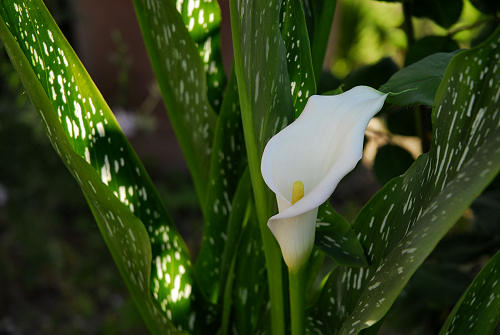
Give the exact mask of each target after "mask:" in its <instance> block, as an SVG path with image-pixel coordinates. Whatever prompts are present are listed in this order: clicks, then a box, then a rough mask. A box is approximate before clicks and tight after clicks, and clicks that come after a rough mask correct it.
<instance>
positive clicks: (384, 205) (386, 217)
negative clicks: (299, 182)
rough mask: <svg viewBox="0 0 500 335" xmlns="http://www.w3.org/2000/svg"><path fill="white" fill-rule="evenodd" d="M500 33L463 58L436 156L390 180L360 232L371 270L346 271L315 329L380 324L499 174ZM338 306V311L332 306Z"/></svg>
mask: <svg viewBox="0 0 500 335" xmlns="http://www.w3.org/2000/svg"><path fill="white" fill-rule="evenodd" d="M499 45H500V30H497V31H496V33H495V34H494V35H493V36H492V37H491V38H490V39H489V40H488V41H487V42H485V43H484V44H482V45H481V46H479V47H477V48H474V49H471V50H469V51H465V52H462V53H460V54H458V55H456V56H455V57H454V58H453V59H452V61H451V62H450V65H449V66H448V68H447V71H446V74H445V76H444V78H443V81H442V83H441V85H440V86H439V89H438V91H437V93H436V100H435V103H436V107H435V108H434V109H433V114H432V119H433V126H434V130H433V142H432V146H431V149H430V151H429V153H427V154H424V155H422V156H420V158H419V159H418V160H417V161H416V162H415V163H414V164H413V165H412V166H411V168H410V169H409V170H408V171H407V172H406V173H405V174H404V175H403V176H402V177H398V178H395V179H393V180H391V181H390V182H389V183H388V184H387V185H386V186H385V187H384V188H383V189H382V190H381V191H380V192H378V193H377V194H376V195H375V196H374V197H373V198H372V199H371V200H370V202H369V203H368V204H367V205H366V206H365V207H364V208H363V210H362V211H361V212H360V214H359V215H358V217H357V218H356V220H355V222H354V224H353V228H354V229H355V230H356V231H357V232H358V233H359V239H360V241H361V242H362V244H363V246H364V248H365V250H367V256H368V258H369V261H370V264H371V265H370V267H368V268H362V269H355V268H346V269H339V270H338V271H336V272H335V273H333V274H332V275H331V276H330V278H329V282H328V283H327V285H326V286H325V289H324V291H323V296H322V298H321V302H320V304H318V306H321V307H318V308H317V310H316V312H317V313H318V314H317V315H316V322H315V323H313V324H311V325H310V327H312V328H314V327H321V325H327V327H328V325H329V326H331V327H333V329H332V330H331V331H329V332H327V333H335V330H336V329H338V328H335V325H341V327H340V329H338V331H339V332H338V334H342V335H344V334H354V333H357V332H358V331H360V330H361V329H364V328H367V327H369V326H371V325H372V324H374V323H375V322H377V320H380V319H381V318H382V317H383V316H384V314H385V313H386V312H387V310H388V309H389V308H390V306H391V305H392V303H393V302H394V300H395V299H396V297H397V296H398V294H399V293H400V292H401V289H402V288H403V287H404V285H405V284H406V283H407V281H408V280H409V278H410V277H411V276H412V274H413V273H414V272H415V270H416V269H417V268H418V267H419V266H420V264H422V262H423V261H424V260H425V258H426V257H427V256H428V255H429V253H430V252H431V251H432V249H433V248H434V247H435V246H436V244H437V243H438V242H439V240H440V239H441V238H442V237H443V236H444V235H445V234H446V232H447V231H448V230H449V229H450V228H451V227H452V226H453V225H454V223H455V222H456V221H457V220H458V219H459V217H460V216H461V214H462V213H463V211H464V210H465V209H466V208H467V206H469V205H470V203H471V202H472V201H473V200H474V199H475V198H476V197H477V196H478V195H479V194H480V192H481V191H482V190H483V189H484V188H485V187H486V186H487V185H488V183H489V182H490V181H491V180H492V179H493V178H494V177H495V176H496V175H497V174H498V172H499V170H500V110H499V109H498V100H499V98H500V93H499V92H500V68H499V65H498V59H499V58H500V49H499ZM330 300H332V301H335V304H332V303H330V302H329V301H330Z"/></svg>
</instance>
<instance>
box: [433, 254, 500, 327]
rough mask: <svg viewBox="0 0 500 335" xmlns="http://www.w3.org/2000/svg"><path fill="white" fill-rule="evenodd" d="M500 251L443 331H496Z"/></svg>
mask: <svg viewBox="0 0 500 335" xmlns="http://www.w3.org/2000/svg"><path fill="white" fill-rule="evenodd" d="M499 281H500V251H499V252H497V253H496V255H495V256H493V258H492V259H491V260H490V261H489V262H488V264H487V265H486V266H485V267H484V269H482V270H481V272H479V274H478V275H477V276H476V278H474V281H473V282H472V284H471V285H470V286H469V288H468V289H467V291H465V293H464V294H463V296H462V297H461V298H460V300H459V301H458V303H457V304H456V305H455V308H453V310H452V311H451V313H450V315H449V316H448V319H446V322H445V324H444V326H443V328H442V329H441V331H440V332H439V334H440V335H455V334H457V335H458V334H465V333H466V334H478V335H479V334H481V335H487V334H493V332H494V331H495V328H496V327H497V324H498V322H499V321H500V284H499Z"/></svg>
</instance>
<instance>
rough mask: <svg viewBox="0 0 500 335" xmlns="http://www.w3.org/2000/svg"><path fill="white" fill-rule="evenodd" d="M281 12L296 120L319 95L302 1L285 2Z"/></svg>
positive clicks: (282, 32)
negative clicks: (313, 97)
mask: <svg viewBox="0 0 500 335" xmlns="http://www.w3.org/2000/svg"><path fill="white" fill-rule="evenodd" d="M282 12H283V13H282V19H281V35H282V36H283V41H284V42H285V47H286V59H287V63H288V75H289V77H290V85H291V94H292V101H293V109H294V112H295V118H297V117H298V116H299V115H300V113H301V112H302V110H303V109H304V107H305V105H306V103H307V99H308V98H309V97H310V96H311V95H313V94H316V81H315V80H314V70H313V64H312V59H311V48H310V44H309V36H308V34H307V27H306V22H305V17H304V11H303V9H302V4H301V1H300V0H283V5H282Z"/></svg>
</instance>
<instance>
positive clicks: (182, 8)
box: [175, 0, 226, 111]
mask: <svg viewBox="0 0 500 335" xmlns="http://www.w3.org/2000/svg"><path fill="white" fill-rule="evenodd" d="M175 5H176V7H177V11H178V12H179V13H180V14H181V16H182V19H183V20H184V24H185V25H186V27H187V29H188V31H189V34H190V35H191V37H192V39H193V40H194V41H195V42H196V45H197V46H198V50H199V52H200V57H201V61H202V62H203V68H204V70H205V74H206V79H207V90H208V91H207V95H208V100H209V101H210V104H211V105H212V107H213V108H214V110H216V111H218V110H219V108H220V106H221V102H222V93H223V91H224V87H225V85H226V75H225V74H224V66H223V64H222V55H221V44H220V23H221V13H220V8H219V5H218V3H217V1H216V0H204V1H195V0H177V1H176V2H175Z"/></svg>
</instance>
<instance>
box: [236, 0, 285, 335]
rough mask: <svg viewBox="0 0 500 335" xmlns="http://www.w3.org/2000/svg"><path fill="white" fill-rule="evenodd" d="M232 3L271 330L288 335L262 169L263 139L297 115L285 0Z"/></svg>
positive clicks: (271, 200)
mask: <svg viewBox="0 0 500 335" xmlns="http://www.w3.org/2000/svg"><path fill="white" fill-rule="evenodd" d="M229 4H230V9H231V30H232V36H233V47H234V60H235V64H234V69H235V73H236V78H237V80H238V93H239V98H240V106H241V119H242V123H243V133H244V138H245V147H246V151H247V157H248V168H249V172H250V178H251V181H252V188H253V194H254V199H255V208H256V213H257V218H258V223H259V228H260V232H261V236H262V244H263V247H264V251H265V259H266V267H267V278H268V286H269V296H270V300H271V313H270V314H271V327H272V333H273V334H284V332H285V321H284V306H283V301H284V299H283V285H282V282H281V278H282V272H281V265H282V258H281V252H280V249H279V247H278V245H277V243H276V240H275V239H274V236H272V234H271V232H270V230H269V229H268V227H267V225H266V223H267V219H268V218H269V217H270V215H271V213H272V212H271V210H272V209H273V208H276V202H275V198H274V196H273V195H272V194H271V192H270V190H269V189H268V188H267V187H266V186H265V184H264V180H263V179H262V175H261V173H260V160H261V155H262V152H263V150H264V145H265V143H267V141H268V139H269V138H270V137H271V136H272V135H274V134H275V133H277V132H278V131H279V130H281V129H282V128H284V127H285V126H286V125H288V123H289V122H291V121H292V120H293V118H294V115H293V106H292V99H291V96H290V81H289V78H288V71H287V62H286V49H285V46H284V42H283V39H282V38H281V32H280V29H279V15H280V7H281V6H280V5H281V0H274V1H268V0H255V1H243V0H231V1H230V3H229Z"/></svg>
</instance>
